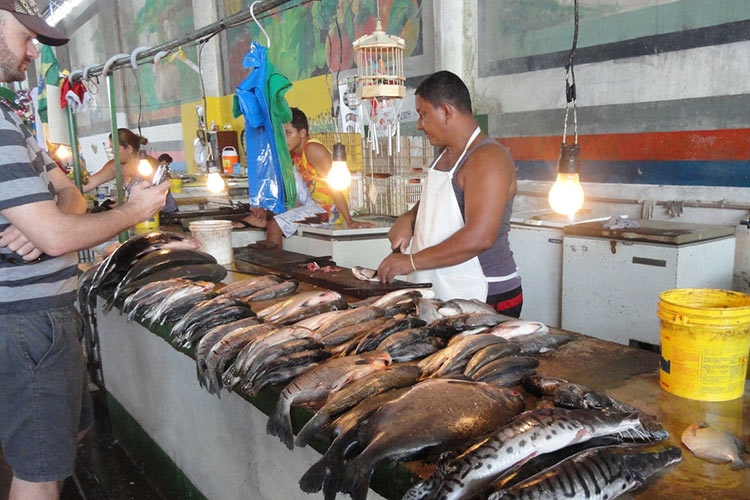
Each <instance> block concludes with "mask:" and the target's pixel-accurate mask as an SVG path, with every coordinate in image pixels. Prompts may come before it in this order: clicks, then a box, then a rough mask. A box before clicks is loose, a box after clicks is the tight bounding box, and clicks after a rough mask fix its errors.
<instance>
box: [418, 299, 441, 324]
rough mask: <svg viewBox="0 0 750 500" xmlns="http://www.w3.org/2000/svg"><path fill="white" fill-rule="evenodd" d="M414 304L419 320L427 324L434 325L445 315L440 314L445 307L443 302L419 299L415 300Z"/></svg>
mask: <svg viewBox="0 0 750 500" xmlns="http://www.w3.org/2000/svg"><path fill="white" fill-rule="evenodd" d="M414 304H415V305H416V307H417V318H419V319H421V320H422V321H424V322H425V323H432V322H433V321H435V320H436V319H440V318H442V317H443V315H442V314H440V313H439V312H438V310H439V309H440V307H441V306H442V305H443V301H442V300H438V299H426V298H424V297H418V298H416V299H414Z"/></svg>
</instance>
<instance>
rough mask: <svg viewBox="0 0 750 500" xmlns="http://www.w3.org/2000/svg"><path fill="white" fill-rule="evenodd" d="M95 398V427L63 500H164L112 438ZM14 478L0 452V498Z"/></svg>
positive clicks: (101, 406) (101, 404)
mask: <svg viewBox="0 0 750 500" xmlns="http://www.w3.org/2000/svg"><path fill="white" fill-rule="evenodd" d="M92 396H93V398H94V410H95V416H96V419H95V422H94V427H93V428H92V429H91V431H90V432H89V433H88V435H87V436H86V438H84V439H83V441H82V442H81V443H80V444H79V445H78V456H77V459H76V470H75V475H74V476H73V477H71V478H68V479H67V480H66V481H65V484H64V486H63V490H62V493H61V495H60V498H61V500H130V499H133V500H134V499H138V500H161V499H163V498H164V497H163V496H161V495H160V494H159V493H158V491H156V490H155V489H154V488H152V487H151V485H149V484H148V483H147V482H146V480H145V479H144V476H143V474H142V473H141V471H140V470H139V469H138V468H137V467H136V466H135V465H134V464H133V462H132V461H131V460H130V459H129V458H128V456H127V455H126V454H125V452H124V451H123V449H122V448H121V447H120V446H119V444H118V443H117V441H116V440H115V439H114V437H113V436H112V433H111V429H110V426H109V418H108V415H107V407H106V402H105V400H104V398H103V397H102V395H101V394H98V393H96V392H95V393H92ZM11 477H12V472H11V470H10V467H9V466H8V464H7V463H6V462H5V460H3V455H2V450H1V449H0V499H6V498H8V491H9V490H10V481H11Z"/></svg>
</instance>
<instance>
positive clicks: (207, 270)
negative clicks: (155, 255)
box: [120, 264, 227, 297]
mask: <svg viewBox="0 0 750 500" xmlns="http://www.w3.org/2000/svg"><path fill="white" fill-rule="evenodd" d="M226 276H227V270H226V268H225V267H224V266H220V265H219V264H188V265H184V266H176V267H170V268H167V269H162V270H161V271H158V272H155V273H153V274H149V275H148V276H146V277H144V278H141V279H139V280H136V281H131V282H130V283H129V284H128V285H126V286H124V287H122V288H121V289H120V296H121V297H127V296H128V295H130V294H131V293H133V292H135V291H136V290H139V289H141V288H142V287H143V286H145V285H147V284H149V283H153V282H154V281H163V280H170V279H174V278H184V279H187V280H191V281H213V282H215V283H216V282H219V281H221V280H223V279H224V278H226Z"/></svg>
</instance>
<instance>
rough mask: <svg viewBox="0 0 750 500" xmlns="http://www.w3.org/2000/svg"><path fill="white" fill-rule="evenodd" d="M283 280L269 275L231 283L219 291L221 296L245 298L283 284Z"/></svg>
mask: <svg viewBox="0 0 750 500" xmlns="http://www.w3.org/2000/svg"><path fill="white" fill-rule="evenodd" d="M281 281H282V280H281V278H279V277H278V276H276V275H273V274H268V275H264V276H258V277H256V278H249V279H246V280H242V281H236V282H234V283H231V284H229V285H227V286H225V287H224V288H222V289H221V290H219V291H218V293H219V294H220V295H230V296H232V297H234V298H237V299H239V298H243V297H247V296H248V295H252V294H254V293H255V292H259V291H261V290H265V289H266V288H268V287H270V286H273V285H278V284H279V283H281Z"/></svg>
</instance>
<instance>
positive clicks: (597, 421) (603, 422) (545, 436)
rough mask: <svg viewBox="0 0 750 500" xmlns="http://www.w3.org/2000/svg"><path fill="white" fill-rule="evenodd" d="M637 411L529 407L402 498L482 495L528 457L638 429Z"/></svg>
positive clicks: (453, 498)
mask: <svg viewBox="0 0 750 500" xmlns="http://www.w3.org/2000/svg"><path fill="white" fill-rule="evenodd" d="M639 425H640V421H639V420H638V417H637V416H636V415H634V414H633V415H627V416H625V415H610V414H608V413H604V412H597V411H592V410H565V409H562V408H555V409H544V410H534V411H527V412H525V413H522V414H521V415H519V416H517V417H516V418H514V419H513V420H512V421H510V422H509V423H507V424H506V425H504V426H503V427H501V428H500V429H498V430H497V431H495V432H494V433H493V434H492V436H490V437H488V438H487V439H485V440H484V441H482V442H481V443H479V444H477V445H475V446H472V447H471V448H470V449H469V450H468V451H467V452H466V453H464V454H463V455H461V456H460V457H458V458H456V459H453V460H449V461H447V462H441V463H439V464H438V466H437V467H436V469H435V473H434V474H433V476H431V477H430V478H428V479H426V480H424V481H422V482H421V483H420V484H418V485H416V486H415V487H414V488H412V489H411V490H410V491H409V492H408V493H407V494H406V495H404V498H403V500H417V499H420V498H430V499H434V500H437V499H440V500H459V499H466V498H472V497H474V496H475V495H481V494H482V493H483V492H484V490H485V489H486V488H487V487H489V485H490V484H491V483H492V482H494V481H496V480H497V479H498V478H499V477H500V476H501V474H503V473H504V472H506V471H508V470H509V469H511V467H515V466H517V465H518V464H522V463H524V462H526V461H527V460H529V459H531V458H533V457H535V456H538V455H541V454H543V453H551V452H554V451H556V450H559V449H562V448H564V447H566V446H570V445H573V444H576V443H581V442H585V441H589V440H591V439H595V438H597V437H601V436H606V435H619V434H622V433H627V432H629V431H632V430H634V429H636V428H637V427H638V426H639Z"/></svg>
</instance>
